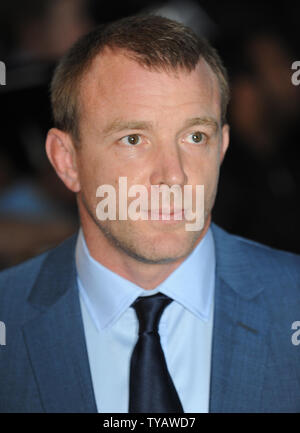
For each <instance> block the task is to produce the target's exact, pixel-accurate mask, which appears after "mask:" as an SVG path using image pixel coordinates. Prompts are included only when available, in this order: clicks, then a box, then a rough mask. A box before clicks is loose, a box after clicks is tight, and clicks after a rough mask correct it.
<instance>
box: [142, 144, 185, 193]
mask: <svg viewBox="0 0 300 433" xmlns="http://www.w3.org/2000/svg"><path fill="white" fill-rule="evenodd" d="M150 183H151V185H168V186H169V187H171V186H172V185H181V186H183V185H185V184H187V175H186V173H185V171H184V167H183V161H182V155H181V153H180V150H179V149H178V147H177V146H175V145H173V146H172V147H171V146H167V145H166V146H161V148H160V149H159V150H157V149H156V159H155V164H154V167H153V170H152V173H151V176H150Z"/></svg>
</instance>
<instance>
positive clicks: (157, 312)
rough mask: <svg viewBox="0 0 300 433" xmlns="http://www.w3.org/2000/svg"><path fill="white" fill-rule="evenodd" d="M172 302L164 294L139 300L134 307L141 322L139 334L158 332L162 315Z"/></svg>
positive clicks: (141, 297) (142, 297)
mask: <svg viewBox="0 0 300 433" xmlns="http://www.w3.org/2000/svg"><path fill="white" fill-rule="evenodd" d="M171 302H172V299H171V298H169V297H168V296H166V295H164V294H163V293H157V294H156V295H152V296H140V297H139V298H137V299H136V300H135V302H134V303H133V304H132V307H133V308H134V309H135V311H136V315H137V318H138V320H139V333H140V334H142V333H144V332H148V333H149V332H157V331H158V324H159V321H160V318H161V315H162V313H163V311H164V309H165V308H166V306H167V305H169V304H170V303H171Z"/></svg>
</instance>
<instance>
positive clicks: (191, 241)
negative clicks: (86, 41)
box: [76, 50, 228, 263]
mask: <svg viewBox="0 0 300 433" xmlns="http://www.w3.org/2000/svg"><path fill="white" fill-rule="evenodd" d="M80 98H81V104H82V105H81V108H80V125H79V128H80V143H81V144H80V146H79V148H78V150H77V151H76V152H77V167H78V176H79V183H80V191H79V193H78V204H79V212H80V215H81V220H82V223H83V224H86V225H88V226H89V231H90V232H91V230H92V232H93V233H94V236H96V237H98V238H99V237H100V239H101V238H102V239H105V241H107V240H109V242H110V244H111V245H113V247H114V248H115V249H117V250H119V251H122V252H123V253H124V252H125V253H126V254H127V255H129V256H131V257H134V258H135V259H137V260H141V261H143V262H146V263H147V262H148V263H164V262H172V261H176V260H177V259H179V258H182V257H185V256H186V255H187V254H189V253H190V252H191V251H192V249H193V248H194V246H195V244H196V242H197V241H198V239H199V238H200V237H201V234H203V233H202V231H203V230H202V229H201V230H198V231H188V230H186V223H187V221H186V220H184V219H182V220H174V217H172V215H171V220H170V221H164V220H162V219H161V217H160V219H159V220H151V219H150V216H149V219H148V220H137V221H133V220H132V219H130V218H128V219H127V220H118V213H117V219H116V220H109V219H108V220H106V221H100V220H99V219H98V218H97V216H96V206H97V204H98V203H99V201H100V200H101V199H99V198H97V197H96V190H97V188H98V187H99V186H100V185H104V184H109V185H112V186H113V187H114V188H115V190H116V192H117V209H118V191H119V177H126V178H127V187H128V189H129V188H130V187H131V186H132V185H144V186H145V187H146V188H147V191H148V193H149V211H150V210H151V203H150V190H151V185H167V186H169V187H171V186H172V185H175V184H176V185H180V189H181V190H182V192H183V189H184V185H192V186H193V192H194V194H195V186H196V185H204V201H205V222H206V225H204V228H205V229H206V228H207V225H208V223H209V219H210V211H211V209H212V206H213V203H214V199H215V194H216V188H217V181H218V174H219V166H220V162H221V160H222V159H223V156H224V153H225V151H226V148H227V144H228V127H227V126H225V127H223V128H222V127H221V123H220V118H221V112H220V90H219V84H218V81H217V78H216V76H215V74H214V73H213V72H212V71H211V69H210V67H209V66H208V65H207V64H206V63H205V62H204V61H203V60H201V61H200V62H199V63H198V65H197V67H196V69H195V70H194V71H192V72H191V73H189V72H186V71H183V70H182V71H178V72H177V73H175V72H168V73H167V72H163V71H160V72H155V71H149V70H147V69H145V68H144V67H143V66H141V65H139V64H138V63H137V62H135V61H133V60H132V59H129V57H126V56H125V55H124V53H122V52H121V51H117V52H112V51H110V50H107V51H106V53H105V54H102V55H101V56H98V57H97V58H96V59H95V60H94V62H93V64H92V66H91V68H90V70H89V71H88V72H87V73H86V75H85V76H84V79H83V81H82V84H81V89H80ZM193 198H194V199H195V195H194V196H193ZM132 200H134V198H129V199H128V204H129V203H130V202H131V201H132ZM193 202H195V200H193ZM160 207H161V206H160ZM172 207H173V203H172V200H171V210H172ZM193 210H195V207H194V208H193Z"/></svg>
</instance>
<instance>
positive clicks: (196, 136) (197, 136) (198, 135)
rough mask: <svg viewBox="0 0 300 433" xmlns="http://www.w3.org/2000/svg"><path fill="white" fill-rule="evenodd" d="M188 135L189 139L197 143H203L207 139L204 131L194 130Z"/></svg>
mask: <svg viewBox="0 0 300 433" xmlns="http://www.w3.org/2000/svg"><path fill="white" fill-rule="evenodd" d="M187 137H188V141H189V142H190V143H191V142H192V143H196V144H198V143H202V142H204V141H205V139H206V135H205V134H203V132H200V131H196V132H192V133H191V134H189V135H188V136H187Z"/></svg>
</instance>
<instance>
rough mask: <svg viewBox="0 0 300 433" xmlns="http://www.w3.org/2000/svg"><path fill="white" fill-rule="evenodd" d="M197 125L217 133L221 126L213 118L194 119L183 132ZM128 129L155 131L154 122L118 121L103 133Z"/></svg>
mask: <svg viewBox="0 0 300 433" xmlns="http://www.w3.org/2000/svg"><path fill="white" fill-rule="evenodd" d="M197 125H203V126H209V127H211V128H212V129H213V130H214V132H215V133H216V132H217V131H218V130H219V124H218V122H217V121H216V120H215V119H214V118H213V117H193V118H191V119H187V120H186V122H185V123H184V126H183V128H181V130H183V129H186V128H191V127H192V126H197ZM126 129H143V130H153V129H154V126H153V123H152V122H149V121H146V120H132V121H122V120H120V119H116V120H114V121H113V122H111V123H110V124H109V125H107V126H106V127H105V128H104V130H103V132H104V134H105V135H110V134H113V133H116V132H120V131H124V130H126Z"/></svg>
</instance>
